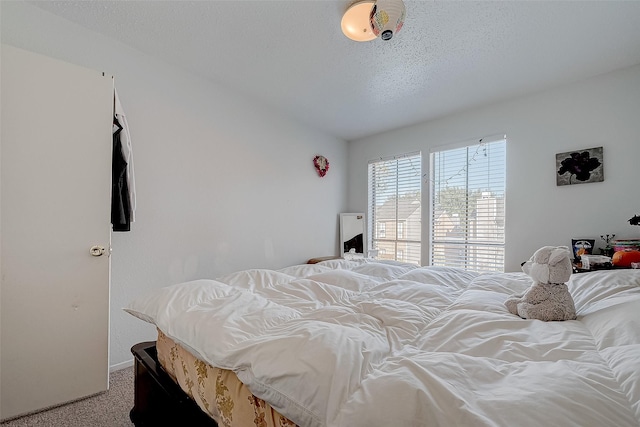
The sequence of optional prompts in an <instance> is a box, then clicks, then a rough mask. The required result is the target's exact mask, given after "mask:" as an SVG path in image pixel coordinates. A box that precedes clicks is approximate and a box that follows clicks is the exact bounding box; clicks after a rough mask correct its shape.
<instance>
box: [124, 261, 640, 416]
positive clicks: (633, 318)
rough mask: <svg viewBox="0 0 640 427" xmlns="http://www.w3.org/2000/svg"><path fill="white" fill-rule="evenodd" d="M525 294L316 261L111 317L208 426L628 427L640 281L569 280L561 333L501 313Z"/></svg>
mask: <svg viewBox="0 0 640 427" xmlns="http://www.w3.org/2000/svg"><path fill="white" fill-rule="evenodd" d="M529 285H530V278H529V277H528V276H526V275H525V274H524V273H500V274H489V273H485V274H479V273H474V272H469V271H464V270H460V269H454V268H443V267H417V266H415V265H410V264H402V263H398V262H375V261H370V260H359V261H347V260H330V261H324V262H320V263H318V264H313V265H300V266H293V267H289V268H285V269H282V270H278V271H271V270H246V271H241V272H237V273H233V274H229V275H227V276H224V277H221V278H217V279H215V280H196V281H192V282H187V283H180V284H176V285H173V286H169V287H166V288H162V289H159V290H157V291H155V292H153V293H151V294H148V295H145V296H141V297H139V298H137V299H136V300H134V301H132V302H131V303H130V304H129V305H128V306H127V307H126V308H125V310H126V311H127V312H129V313H130V314H132V315H134V316H136V317H138V318H139V319H142V320H144V321H147V322H150V323H152V324H154V325H155V326H156V328H157V329H158V347H159V348H161V347H163V348H164V350H162V352H163V353H164V355H162V356H158V359H159V360H160V363H161V364H162V365H163V369H165V370H167V371H168V372H170V373H171V374H170V375H171V377H172V378H173V379H174V380H175V381H176V382H177V383H179V384H180V387H181V388H182V389H183V390H184V391H185V392H186V393H187V394H189V395H190V396H191V397H192V398H193V399H194V400H196V401H198V405H199V406H200V407H201V408H202V410H203V411H205V412H206V413H207V414H208V415H209V416H210V417H211V418H213V419H214V420H215V421H216V422H217V423H218V424H219V425H220V426H234V427H235V426H246V425H262V426H271V425H274V426H293V425H299V426H305V427H306V426H309V427H316V426H318V427H319V426H328V427H339V426H344V427H346V426H348V427H357V426H363V427H364V426H390V425H396V426H511V425H518V426H536V427H538V426H540V425H563V426H564V425H566V426H569V425H572V426H615V427H622V426H636V427H637V426H639V425H640V362H639V361H640V270H611V271H595V272H590V273H583V274H574V275H573V276H572V277H571V280H570V281H569V284H568V285H569V289H570V291H571V294H572V296H573V299H574V302H575V306H576V310H577V313H578V318H577V320H574V321H565V322H542V321H538V320H524V319H520V318H519V317H517V316H514V315H512V314H510V313H509V312H508V311H507V309H506V307H505V306H504V301H505V299H506V298H507V297H508V296H511V295H513V294H517V293H521V292H524V290H526V289H527V288H528V286H529ZM178 351H180V352H184V353H183V356H178V354H177V353H178ZM160 352H161V351H160V350H159V353H160ZM189 357H190V358H191V359H189V361H187V362H184V364H185V365H192V366H194V367H195V372H196V373H195V374H193V373H191V374H190V373H187V372H186V371H187V369H186V368H185V369H183V362H182V360H186V359H188V358H189ZM172 358H173V361H172ZM185 358H186V359H185ZM198 370H199V371H198ZM198 372H200V373H201V375H199V374H198ZM202 373H204V375H202ZM205 377H206V378H205ZM187 378H191V379H190V380H187ZM220 378H223V379H224V381H221V380H220ZM205 380H206V381H205ZM233 381H237V382H233ZM206 382H209V387H210V389H209V391H201V387H206V386H205V384H204V383H206ZM227 382H228V383H227ZM201 383H202V385H201ZM189 384H191V386H190V387H189ZM221 385H222V386H221ZM225 387H226V389H227V390H235V389H236V388H238V389H241V388H244V391H243V393H244V394H242V393H241V394H240V395H239V396H240V397H229V395H225ZM221 391H222V393H221ZM205 393H210V395H209V397H208V398H206V397H205V399H204V401H206V402H207V403H206V407H205V404H204V403H203V399H199V396H200V394H202V395H203V396H204V395H205ZM225 396H227V397H228V399H229V400H227V401H225V400H224V398H225ZM243 396H244V397H243ZM234 399H235V400H236V401H237V402H241V401H248V402H249V403H251V404H250V405H245V406H246V408H245V409H243V410H242V411H244V412H246V413H247V414H246V415H247V417H248V418H243V419H244V421H239V420H240V419H241V416H240V415H234V416H233V417H232V418H233V419H229V417H227V416H225V413H224V411H225V410H224V404H225V402H226V405H227V407H228V406H229V401H234ZM252 399H253V400H252ZM218 401H220V402H222V406H220V405H219V404H218V403H215V402H218ZM216 408H217V409H216ZM220 408H223V409H220ZM239 408H240V405H239V404H238V407H236V409H238V412H239V411H240V410H239ZM263 420H267V421H264V422H263Z"/></svg>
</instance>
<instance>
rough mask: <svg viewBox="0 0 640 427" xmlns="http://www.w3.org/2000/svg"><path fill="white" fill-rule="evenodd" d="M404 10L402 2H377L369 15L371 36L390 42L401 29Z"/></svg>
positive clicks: (397, 0)
mask: <svg viewBox="0 0 640 427" xmlns="http://www.w3.org/2000/svg"><path fill="white" fill-rule="evenodd" d="M405 12H406V9H405V7H404V2H403V1H402V0H378V1H376V3H375V5H374V6H373V9H372V10H371V15H370V18H371V19H370V24H371V29H372V30H373V34H375V35H376V37H378V36H380V38H381V39H382V40H390V39H391V37H393V35H394V34H396V33H397V32H398V31H400V29H401V28H402V24H404V16H405Z"/></svg>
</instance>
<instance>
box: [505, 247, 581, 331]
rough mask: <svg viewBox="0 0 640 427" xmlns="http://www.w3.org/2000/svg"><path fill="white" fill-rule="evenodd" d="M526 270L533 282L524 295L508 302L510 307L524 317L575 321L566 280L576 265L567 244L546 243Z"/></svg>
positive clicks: (508, 307) (530, 261) (509, 308)
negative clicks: (572, 261) (547, 244)
mask: <svg viewBox="0 0 640 427" xmlns="http://www.w3.org/2000/svg"><path fill="white" fill-rule="evenodd" d="M522 271H524V272H525V273H526V274H528V275H529V276H530V277H531V278H532V279H533V284H532V285H531V286H530V287H529V289H527V291H526V292H525V293H524V294H523V295H521V296H514V297H511V298H508V299H507V300H506V301H505V303H504V304H505V305H506V306H507V309H508V310H509V312H511V313H512V314H516V315H518V316H520V317H522V318H523V319H538V320H543V321H545V322H546V321H552V320H574V319H575V318H576V308H575V305H574V303H573V298H571V294H570V293H569V288H568V287H567V285H566V283H565V282H567V281H568V280H569V278H570V277H571V273H572V272H573V266H572V264H571V252H570V251H569V248H568V247H566V246H544V247H542V248H540V249H538V250H537V251H536V252H535V253H534V254H533V256H532V257H531V259H529V261H527V262H525V263H524V264H522Z"/></svg>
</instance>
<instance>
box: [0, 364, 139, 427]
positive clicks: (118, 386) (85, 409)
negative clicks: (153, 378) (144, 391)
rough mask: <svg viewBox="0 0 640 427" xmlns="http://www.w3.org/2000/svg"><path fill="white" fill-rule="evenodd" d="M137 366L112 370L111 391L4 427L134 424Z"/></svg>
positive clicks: (127, 426)
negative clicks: (133, 410) (132, 413)
mask: <svg viewBox="0 0 640 427" xmlns="http://www.w3.org/2000/svg"><path fill="white" fill-rule="evenodd" d="M132 407H133V367H130V368H126V369H121V370H119V371H115V372H112V373H111V374H110V375H109V390H108V391H106V392H104V393H101V394H98V395H96V396H93V397H89V398H87V399H82V400H79V401H76V402H73V403H69V404H66V405H62V406H58V407H55V408H52V409H49V410H47V411H43V412H38V413H35V414H31V415H27V416H24V417H21V418H16V419H14V420H10V421H5V422H3V423H1V425H2V427H27V426H28V427H32V426H33V427H35V426H38V427H133V423H132V422H131V421H130V420H129V411H130V410H131V408H132Z"/></svg>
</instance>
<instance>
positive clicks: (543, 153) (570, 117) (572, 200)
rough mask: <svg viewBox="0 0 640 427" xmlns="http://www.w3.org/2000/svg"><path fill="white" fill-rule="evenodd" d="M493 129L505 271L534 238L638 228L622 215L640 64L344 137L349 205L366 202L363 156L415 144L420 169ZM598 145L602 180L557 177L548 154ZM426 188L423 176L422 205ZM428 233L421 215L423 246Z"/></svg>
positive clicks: (628, 201) (636, 151) (637, 204)
mask: <svg viewBox="0 0 640 427" xmlns="http://www.w3.org/2000/svg"><path fill="white" fill-rule="evenodd" d="M425 102H429V100H425ZM498 133H505V134H506V135H507V139H508V142H507V193H506V216H507V222H506V260H505V262H506V270H507V271H516V270H519V268H520V263H521V262H522V261H524V260H526V259H528V258H529V257H530V256H531V254H532V253H533V252H534V251H535V250H536V249H537V248H538V247H540V246H544V245H570V244H571V238H572V237H585V238H595V239H598V240H599V236H600V235H602V234H611V233H615V234H616V236H617V237H640V227H636V226H631V225H629V223H628V222H627V220H628V219H629V218H631V217H632V216H633V215H634V214H638V213H640V197H639V195H640V184H639V180H638V162H639V160H640V65H638V66H634V67H631V68H627V69H623V70H619V71H616V72H612V73H609V74H606V75H602V76H599V77H596V78H592V79H589V80H586V81H582V82H577V83H574V84H571V85H567V86H563V87H559V88H556V89H553V90H549V91H545V92H543V93H538V94H535V95H532V96H528V97H524V98H520V99H516V100H512V101H508V102H502V103H499V104H495V105H489V106H485V107H482V108H478V109H475V110H472V111H467V112H463V113H460V114H456V115H452V116H448V117H444V118H441V119H439V120H433V121H430V122H426V123H422V124H419V125H415V126H411V127H406V128H402V129H398V130H395V131H391V132H387V133H383V134H379V135H376V136H372V137H368V138H363V139H361V140H357V141H351V142H350V143H349V168H348V170H349V191H348V195H349V205H348V210H350V211H358V210H360V211H364V210H365V208H366V205H367V174H366V170H367V162H368V161H369V160H371V159H376V158H379V157H383V156H388V155H393V154H399V153H406V152H412V151H417V150H421V151H422V154H423V173H427V172H428V169H427V166H428V159H429V150H430V148H432V147H436V146H440V145H443V144H449V143H456V142H460V141H466V140H471V139H478V138H481V137H483V136H489V135H494V134H498ZM599 146H603V147H604V174H605V180H604V182H601V183H590V184H581V185H573V186H563V187H557V186H556V181H555V155H556V153H562V152H565V151H570V150H574V149H581V148H591V147H599ZM423 182H424V181H423ZM427 197H428V187H427V186H426V185H424V184H423V203H424V204H425V206H426V203H428V199H427ZM427 232H428V223H427V221H426V218H425V221H423V227H422V233H423V242H424V243H423V253H426V250H427V244H426V243H427V241H428V235H427ZM600 243H602V242H600ZM423 262H426V259H425V258H423Z"/></svg>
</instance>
